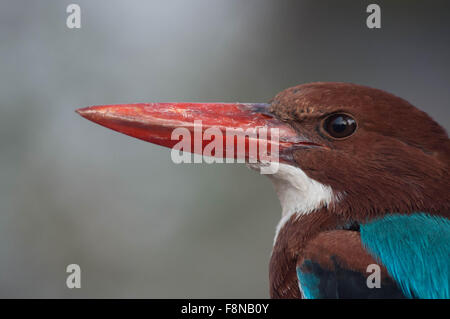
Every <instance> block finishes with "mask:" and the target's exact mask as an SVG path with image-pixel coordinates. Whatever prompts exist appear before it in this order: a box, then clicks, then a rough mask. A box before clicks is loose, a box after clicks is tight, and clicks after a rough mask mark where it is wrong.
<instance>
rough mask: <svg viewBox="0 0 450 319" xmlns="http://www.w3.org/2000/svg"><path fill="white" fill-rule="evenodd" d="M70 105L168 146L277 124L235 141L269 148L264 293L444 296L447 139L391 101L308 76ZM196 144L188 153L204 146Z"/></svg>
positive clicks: (402, 103) (448, 286)
mask: <svg viewBox="0 0 450 319" xmlns="http://www.w3.org/2000/svg"><path fill="white" fill-rule="evenodd" d="M77 112H78V113H79V114H80V115H81V116H83V117H85V118H87V119H89V120H91V121H93V122H95V123H98V124H100V125H103V126H105V127H107V128H110V129H113V130H115V131H118V132H121V133H124V134H127V135H130V136H132V137H135V138H139V139H142V140H145V141H148V142H151V143H154V144H158V145H162V146H166V147H171V148H172V147H174V146H175V145H176V143H177V142H178V140H176V139H175V140H174V139H173V136H172V132H173V130H174V129H175V128H179V127H182V128H184V129H186V130H188V131H189V132H192V133H194V131H195V128H194V127H195V126H194V122H195V121H197V120H201V121H202V128H201V130H202V131H203V132H205V131H206V130H207V129H209V128H216V129H217V130H218V131H217V132H219V133H220V132H225V131H226V130H227V129H235V130H236V129H256V128H258V127H268V128H276V129H277V130H278V132H279V138H278V140H276V141H275V142H274V141H273V140H269V138H268V135H267V134H266V135H265V136H259V135H254V136H247V137H246V140H251V139H257V140H260V141H261V140H262V141H266V142H268V143H269V144H270V147H275V146H276V147H277V149H278V152H279V157H278V159H279V166H278V169H277V170H276V172H275V173H273V174H267V176H268V177H269V178H270V179H271V180H272V182H273V185H274V189H275V191H276V193H277V195H278V198H279V200H280V203H281V219H280V222H279V224H278V226H277V227H276V232H275V239H274V244H273V249H272V254H271V258H270V263H269V279H270V280H269V282H270V296H271V297H272V298H307V299H318V298H424V299H447V298H450V278H449V274H450V220H449V216H450V179H449V165H450V140H449V138H448V135H447V133H446V131H445V130H444V129H443V128H442V127H441V126H440V125H439V124H438V123H437V122H435V121H434V120H433V119H432V118H431V117H430V116H429V115H427V114H426V113H425V112H423V111H421V110H419V109H418V108H416V107H414V106H413V105H412V104H410V103H409V102H407V101H406V100H404V99H402V98H399V97H397V96H395V95H393V94H390V93H387V92H385V91H382V90H379V89H374V88H370V87H366V86H361V85H356V84H351V83H340V82H316V83H308V84H302V85H298V86H295V87H291V88H288V89H286V90H284V91H282V92H281V93H278V94H277V95H276V96H275V97H274V98H273V99H272V100H271V101H270V102H269V103H141V104H120V105H101V106H91V107H86V108H81V109H78V110H77ZM217 135H218V137H217V138H223V139H224V140H225V138H226V137H224V136H222V137H219V134H217ZM211 139H212V136H210V139H209V141H210V140H211ZM202 140H203V143H202V147H200V148H197V149H194V150H193V152H194V153H195V152H201V151H202V149H203V148H204V147H205V145H206V143H207V142H208V140H207V138H205V137H204V136H203V137H202ZM275 144H276V145H275ZM224 148H226V147H225V146H224ZM274 149H275V148H274ZM246 152H247V148H246V150H245V152H244V153H245V154H247V153H246ZM225 153H226V152H217V150H216V152H215V153H214V154H213V155H215V156H222V157H226V154H225ZM246 159H247V160H248V156H246ZM264 165H267V163H263V162H262V161H259V162H256V163H252V164H249V166H250V167H251V168H253V169H256V170H258V169H259V170H261V167H263V166H264Z"/></svg>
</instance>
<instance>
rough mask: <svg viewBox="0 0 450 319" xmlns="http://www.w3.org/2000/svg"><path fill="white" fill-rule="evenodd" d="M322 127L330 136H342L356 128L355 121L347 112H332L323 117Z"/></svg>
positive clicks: (348, 134) (351, 132)
mask: <svg viewBox="0 0 450 319" xmlns="http://www.w3.org/2000/svg"><path fill="white" fill-rule="evenodd" d="M323 123H324V124H323V128H324V130H325V132H327V133H328V134H329V135H330V136H331V137H334V138H344V137H347V136H350V135H352V134H353V132H355V130H356V121H355V120H354V119H353V118H352V117H351V116H349V115H347V114H333V115H330V116H329V117H327V118H326V119H325V121H324V122H323Z"/></svg>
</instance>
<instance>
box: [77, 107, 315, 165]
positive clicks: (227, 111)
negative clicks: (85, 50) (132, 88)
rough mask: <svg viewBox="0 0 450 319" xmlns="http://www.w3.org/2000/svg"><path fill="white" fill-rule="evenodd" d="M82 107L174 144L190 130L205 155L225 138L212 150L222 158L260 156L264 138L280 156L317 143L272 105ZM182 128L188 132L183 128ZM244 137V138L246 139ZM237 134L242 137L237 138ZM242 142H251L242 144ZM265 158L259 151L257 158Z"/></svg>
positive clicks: (112, 123)
mask: <svg viewBox="0 0 450 319" xmlns="http://www.w3.org/2000/svg"><path fill="white" fill-rule="evenodd" d="M77 112H78V113H79V114H80V115H81V116H83V117H85V118H87V119H88V120H91V121H93V122H95V123H98V124H100V125H103V126H106V127H108V128H110V129H112V130H115V131H118V132H121V133H124V134H127V135H130V136H133V137H136V138H139V139H141V140H144V141H147V142H151V143H154V144H158V145H162V146H166V147H170V148H173V147H174V146H175V145H176V144H177V143H178V142H180V137H182V135H184V134H183V132H184V133H189V134H191V136H193V138H192V139H191V143H190V145H191V149H190V150H188V151H189V152H191V153H196V154H204V153H203V152H204V151H205V148H207V145H208V144H209V143H210V142H211V141H212V140H214V139H218V138H219V139H221V141H219V142H221V144H218V145H222V149H217V148H216V149H215V150H213V152H212V154H211V155H212V156H215V157H221V158H230V157H233V158H237V159H245V160H247V161H248V160H249V159H252V158H253V159H255V158H254V156H252V152H251V150H252V148H251V147H252V146H251V145H252V143H256V144H258V145H259V146H258V147H259V148H261V145H262V144H261V143H264V144H265V145H266V146H265V147H267V153H268V154H272V155H273V154H274V152H275V151H277V152H279V154H280V157H279V158H280V159H282V158H283V157H284V156H283V154H284V153H285V151H286V150H287V149H289V148H290V147H292V146H294V145H299V146H301V145H303V146H306V145H314V144H313V143H310V142H309V141H305V140H303V141H302V140H300V138H299V136H298V133H297V132H296V131H295V130H294V129H293V128H292V127H291V126H290V125H288V124H286V123H284V122H282V121H280V120H278V119H277V118H275V117H274V116H273V115H272V114H270V112H269V104H249V103H247V104H242V103H148V104H121V105H104V106H91V107H86V108H82V109H78V110H77ZM177 128H178V129H180V128H181V130H182V131H178V132H177V131H176V129H177ZM264 130H265V131H266V133H264ZM180 133H182V134H180ZM213 136H214V138H213ZM184 137H185V136H184ZM238 137H242V138H243V139H242V140H241V142H239V138H238ZM235 138H236V139H238V142H237V143H236V139H235ZM239 143H245V145H241V146H242V148H240V146H239ZM230 144H232V145H231V146H230ZM184 150H185V151H186V149H184ZM231 151H233V155H232V156H230V154H231ZM257 154H260V153H259V152H258V153H257ZM276 155H277V154H276ZM269 156H270V155H269ZM262 159H263V158H261V157H260V156H257V160H262Z"/></svg>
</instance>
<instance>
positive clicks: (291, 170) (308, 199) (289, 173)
mask: <svg viewBox="0 0 450 319" xmlns="http://www.w3.org/2000/svg"><path fill="white" fill-rule="evenodd" d="M267 176H268V177H270V179H271V180H272V182H273V185H274V187H275V191H276V193H277V195H278V198H279V200H280V203H281V208H282V213H281V220H280V222H279V223H278V226H277V228H276V233H275V238H274V245H275V242H276V240H277V236H278V233H279V231H280V230H281V229H282V228H283V226H284V225H285V223H286V222H287V221H288V220H289V219H290V218H291V217H292V215H294V214H296V215H304V214H309V213H311V212H313V211H315V210H317V209H319V208H322V207H325V206H327V205H329V204H330V203H331V202H333V201H337V200H338V199H339V198H338V196H335V195H334V193H333V190H332V189H331V187H330V186H328V185H323V184H321V183H319V182H318V181H316V180H314V179H312V178H310V177H308V176H307V175H306V174H305V173H304V172H303V171H302V170H301V169H300V168H298V167H294V166H291V165H287V164H281V163H280V166H279V169H278V172H277V173H276V174H273V175H267Z"/></svg>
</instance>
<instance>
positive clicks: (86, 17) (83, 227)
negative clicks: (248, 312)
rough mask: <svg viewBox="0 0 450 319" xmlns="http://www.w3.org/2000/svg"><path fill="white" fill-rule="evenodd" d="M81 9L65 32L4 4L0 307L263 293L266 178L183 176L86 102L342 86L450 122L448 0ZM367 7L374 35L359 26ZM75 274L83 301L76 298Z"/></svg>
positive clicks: (17, 2)
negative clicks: (77, 271)
mask: <svg viewBox="0 0 450 319" xmlns="http://www.w3.org/2000/svg"><path fill="white" fill-rule="evenodd" d="M73 2H74V3H77V4H79V5H80V6H81V20H82V22H81V23H82V28H81V29H72V30H71V29H68V28H67V27H66V17H67V14H66V7H67V5H68V4H70V3H71V2H69V1H56V0H54V1H50V0H48V1H46V0H40V1H23V0H9V1H8V0H2V1H1V2H0V149H1V151H0V154H1V155H0V297H10V298H16V297H30V298H38V297H39V298H42V297H50V298H54V297H63V298H71V297H85V298H106V297H125V298H172V297H178V298H185V297H189V298H208V297H211V298H222V297H237V298H240V297H247V298H252V297H268V261H269V256H270V251H271V247H272V240H273V235H274V228H275V225H276V223H277V222H278V219H279V216H280V207H279V203H278V200H277V198H276V196H275V194H274V192H273V191H272V185H271V184H270V182H269V180H268V179H266V178H264V177H261V176H260V175H259V174H258V173H256V172H253V171H250V170H247V168H246V167H245V166H244V165H242V164H214V165H207V164H183V165H175V164H173V163H172V162H171V160H170V151H169V150H168V149H164V148H161V147H158V146H155V145H151V144H148V143H145V142H142V141H139V140H136V139H132V138H130V137H127V136H125V135H121V134H118V133H115V132H113V131H110V130H107V129H105V128H102V127H100V126H98V125H94V124H93V123H91V122H89V121H87V120H85V119H83V118H81V117H80V116H78V115H77V114H76V113H75V112H74V110H75V109H76V108H78V107H83V106H88V105H94V104H117V103H127V102H151V101H153V102H158V101H161V102H164V101H194V102H195V101H223V102H235V101H240V102H265V101H268V100H269V99H270V98H271V97H272V96H274V95H275V94H276V93H277V92H279V91H281V90H282V89H284V88H286V87H289V86H293V85H296V84H300V83H305V82H313V81H344V82H354V83H359V84H364V85H369V86H373V87H377V88H380V89H384V90H387V91H390V92H392V93H394V94H396V95H399V96H401V97H403V98H405V99H407V100H409V101H410V102H412V103H413V104H414V105H416V106H418V107H419V108H421V109H422V110H425V111H427V112H428V113H429V114H430V115H431V116H433V117H434V118H435V119H436V120H437V121H438V122H440V123H441V124H442V125H443V126H444V127H445V128H446V129H447V130H448V129H449V128H450V116H449V115H450V112H449V101H450V90H449V87H450V72H449V69H450V62H449V61H450V59H449V56H450V52H449V49H450V43H449V42H450V41H449V34H450V18H449V12H450V10H449V7H450V6H449V3H448V1H406V0H405V1H370V2H369V1H342V0H341V1H331V0H330V1H320V0H309V1H275V0H274V1H267V0H245V1H243V0H216V1H209V0H190V1H184V0H172V1H163V0H158V1H137V0H127V1H125V0H123V1H111V0H101V1H100V0H96V1H93V0H89V1H87V0H86V1H82V0H78V1H73ZM372 2H375V3H377V4H379V5H380V6H381V9H382V28H381V29H379V30H370V29H368V28H367V27H366V25H365V20H366V17H367V15H368V14H367V13H366V7H367V5H368V4H369V3H372ZM393 111H394V112H395V110H393ZM386 116H389V114H386ZM423 129H426V127H424V128H423ZM71 263H77V264H79V265H80V266H81V269H82V288H81V289H72V290H70V289H68V288H67V287H66V284H65V282H66V276H67V275H68V274H67V273H66V272H65V270H66V266H67V265H68V264H71Z"/></svg>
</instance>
